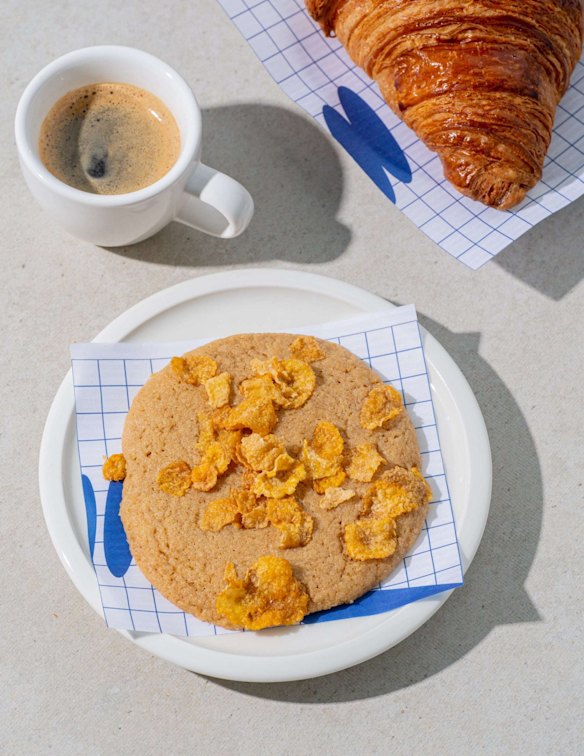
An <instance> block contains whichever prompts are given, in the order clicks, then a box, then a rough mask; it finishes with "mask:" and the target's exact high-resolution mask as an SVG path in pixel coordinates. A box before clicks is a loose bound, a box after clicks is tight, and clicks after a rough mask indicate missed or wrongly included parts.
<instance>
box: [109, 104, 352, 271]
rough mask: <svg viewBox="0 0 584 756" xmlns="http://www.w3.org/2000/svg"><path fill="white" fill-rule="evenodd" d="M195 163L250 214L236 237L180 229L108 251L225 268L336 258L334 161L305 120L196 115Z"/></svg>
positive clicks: (340, 243) (340, 237) (273, 111)
mask: <svg viewBox="0 0 584 756" xmlns="http://www.w3.org/2000/svg"><path fill="white" fill-rule="evenodd" d="M203 161H204V162H205V163H207V164H208V165H211V166H213V168H216V169H218V170H221V171H223V172H224V173H227V174H229V175H231V176H233V177H234V178H236V179H237V180H238V181H240V182H241V183H242V184H243V185H244V186H245V187H246V188H247V189H248V190H249V192H250V193H251V195H252V197H253V199H254V203H255V215H254V217H253V219H252V221H251V224H250V226H249V228H248V229H247V230H246V231H245V232H244V233H243V234H242V235H241V236H239V237H237V238H236V239H216V238H214V237H212V236H208V235H206V234H204V233H201V232H199V231H195V230H194V229H191V228H188V227H187V226H184V225H182V224H181V223H170V224H169V225H168V226H166V228H164V229H163V230H162V231H161V232H160V233H158V234H156V236H154V237H152V238H150V239H147V240H146V241H144V242H141V243H140V244H135V245H131V246H129V247H112V248H111V251H112V252H115V253H116V254H120V255H124V256H125V257H129V258H132V259H138V260H142V261H145V262H153V263H161V264H164V265H188V266H197V267H200V266H208V265H227V264H229V265H233V264H247V263H262V262H263V263H265V262H268V261H271V260H274V259H276V260H288V261H290V262H294V263H302V264H310V263H323V262H327V261H329V260H333V259H335V258H337V257H339V256H340V255H342V254H343V252H344V251H345V249H346V248H347V245H348V243H349V240H350V238H351V234H350V231H349V229H347V228H346V227H345V226H343V225H342V224H341V223H340V222H339V221H338V220H337V219H336V214H337V212H338V209H339V205H340V201H341V197H342V193H343V174H342V170H341V164H340V162H339V158H338V156H337V154H336V152H335V150H334V148H333V146H332V143H331V141H330V140H329V139H327V137H326V136H325V134H324V132H323V131H321V129H320V128H319V127H318V126H316V125H315V124H314V123H313V122H312V121H310V120H308V119H307V118H305V117H303V116H301V115H299V114H297V113H294V112H292V111H289V110H285V109H284V108H279V107H273V106H270V105H254V104H244V105H230V106H226V107H219V108H209V109H206V110H204V111H203Z"/></svg>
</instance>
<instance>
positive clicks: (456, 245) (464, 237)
mask: <svg viewBox="0 0 584 756" xmlns="http://www.w3.org/2000/svg"><path fill="white" fill-rule="evenodd" d="M218 1H219V3H220V4H221V5H222V6H223V8H224V9H225V11H226V13H227V15H228V16H229V18H230V19H231V20H232V21H233V23H234V24H235V25H236V26H237V28H238V29H239V31H240V32H241V33H242V34H243V36H244V37H245V39H246V40H247V41H248V42H249V44H250V45H251V47H252V49H253V51H254V52H255V53H256V55H257V56H258V58H259V59H260V61H261V62H262V63H263V65H264V66H265V68H266V69H267V71H268V72H269V73H270V75H271V76H272V78H273V79H274V80H275V81H276V82H277V83H278V84H279V85H280V87H281V88H282V89H283V90H284V92H286V94H287V95H289V97H291V98H292V100H294V102H296V103H298V105H300V106H301V107H302V108H304V110H306V112H307V113H308V114H309V115H311V116H312V117H313V118H315V119H316V120H317V121H318V122H319V123H320V125H321V126H323V127H324V128H326V129H327V130H328V131H330V132H331V134H332V135H333V136H334V138H335V139H337V141H339V142H340V144H341V145H342V146H343V147H344V148H345V149H346V150H347V151H348V152H349V154H350V155H351V156H352V157H353V158H354V160H355V161H356V162H357V163H358V164H359V165H360V166H361V168H362V169H363V170H364V171H365V172H366V173H367V175H368V176H369V177H370V178H371V180H372V181H373V182H374V183H375V184H376V185H377V186H378V188H379V189H380V190H381V191H382V192H383V193H384V194H385V195H386V196H387V197H388V199H390V200H391V201H392V202H394V203H395V204H396V205H397V207H398V208H399V209H400V210H401V211H402V212H403V213H405V214H406V215H407V217H408V218H409V219H410V220H411V221H413V222H414V223H415V224H416V226H417V227H418V228H419V229H421V230H422V231H423V232H424V233H425V234H426V235H427V236H429V237H430V239H432V240H433V241H434V242H436V243H437V244H438V245H439V246H440V247H441V248H442V249H443V250H445V251H446V252H448V253H449V254H450V255H452V256H453V257H455V258H457V259H458V260H460V261H461V262H463V263H464V264H465V265H467V266H468V267H470V268H473V269H477V268H480V267H481V266H482V265H484V264H485V263H486V262H488V261H489V260H490V259H492V258H493V257H494V256H495V255H496V254H497V253H498V252H500V251H501V250H503V249H505V247H507V246H508V245H509V244H511V242H512V241H514V240H515V239H517V238H519V237H520V236H521V235H522V234H523V233H525V232H526V231H528V230H529V229H530V228H532V227H533V226H535V225H536V224H537V223H539V222H540V221H541V220H543V219H544V218H547V217H548V216H549V215H551V214H552V213H554V212H555V211H556V210H559V209H560V208H562V207H565V206H566V205H568V204H570V202H573V201H574V200H575V199H577V198H578V197H580V196H581V195H582V194H584V57H583V58H582V59H581V60H580V62H579V63H578V65H577V66H576V70H575V71H574V74H573V76H572V85H571V87H570V89H569V90H568V92H567V94H566V96H565V97H564V99H563V100H562V102H561V103H560V106H559V107H558V110H557V113H556V121H555V127H554V134H553V139H552V143H551V145H550V148H549V151H548V154H547V158H546V161H545V166H544V172H543V179H542V180H541V181H540V182H539V183H538V184H537V186H535V187H534V188H533V189H532V190H531V191H530V192H529V194H528V196H527V198H526V199H525V200H524V201H523V202H522V203H521V205H520V206H519V207H518V208H516V209H515V210H514V211H510V212H501V211H499V210H494V209H493V208H489V207H485V206H484V205H483V204H481V203H480V202H475V201H473V200H471V199H468V198H467V197H463V196H462V195H461V194H460V193H459V192H457V191H456V189H454V188H453V187H452V186H451V185H450V184H449V183H448V181H446V179H445V178H444V175H443V171H442V165H441V163H440V159H439V158H438V157H437V155H436V154H435V153H433V152H430V150H428V149H427V148H426V147H425V146H424V145H423V144H422V142H421V141H420V140H419V139H418V138H417V137H416V135H415V134H414V133H413V131H411V130H410V129H409V128H408V127H407V126H406V125H405V124H404V123H402V122H401V121H400V120H399V118H398V117H397V116H396V115H394V113H393V112H392V111H391V110H390V108H389V107H388V106H387V105H386V104H385V102H384V100H383V98H382V97H381V94H380V92H379V89H378V87H377V84H375V82H372V81H371V79H369V77H368V76H367V75H366V74H365V73H364V72H363V71H362V70H361V69H360V68H358V67H357V66H356V65H355V64H354V63H353V62H352V61H351V59H350V58H349V56H348V55H347V53H346V52H345V50H344V48H343V47H342V45H341V44H340V42H339V41H338V40H336V39H334V38H328V39H327V38H326V37H325V36H324V35H323V33H322V32H321V30H320V28H319V27H318V25H317V24H316V23H315V22H313V21H312V19H311V18H310V17H309V15H308V13H307V12H306V10H305V7H304V2H303V0H218Z"/></svg>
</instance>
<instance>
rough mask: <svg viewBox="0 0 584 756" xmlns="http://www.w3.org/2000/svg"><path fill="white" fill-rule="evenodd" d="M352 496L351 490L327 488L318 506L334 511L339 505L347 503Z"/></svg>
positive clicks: (353, 494) (353, 493)
mask: <svg viewBox="0 0 584 756" xmlns="http://www.w3.org/2000/svg"><path fill="white" fill-rule="evenodd" d="M354 496H355V491H353V490H352V489H351V488H327V489H326V491H325V492H324V496H322V497H321V499H320V506H321V507H322V508H323V509H336V508H337V507H338V506H339V504H343V503H344V502H345V501H349V500H350V499H352V498H353V497H354Z"/></svg>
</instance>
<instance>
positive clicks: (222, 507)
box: [199, 496, 238, 533]
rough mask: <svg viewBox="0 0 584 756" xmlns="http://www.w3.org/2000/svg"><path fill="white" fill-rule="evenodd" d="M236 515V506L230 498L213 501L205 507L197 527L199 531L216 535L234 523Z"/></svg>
mask: <svg viewBox="0 0 584 756" xmlns="http://www.w3.org/2000/svg"><path fill="white" fill-rule="evenodd" d="M237 515H238V511H237V504H236V503H235V502H234V501H233V500H232V499H231V497H229V496H228V497H225V498H223V499H215V501H211V502H209V504H207V506H206V507H205V509H204V511H203V513H202V515H201V517H200V519H199V527H200V528H201V530H211V531H213V532H215V533H216V532H217V531H219V530H221V529H222V528H224V527H225V526H226V525H230V524H231V523H232V522H235V518H236V517H237Z"/></svg>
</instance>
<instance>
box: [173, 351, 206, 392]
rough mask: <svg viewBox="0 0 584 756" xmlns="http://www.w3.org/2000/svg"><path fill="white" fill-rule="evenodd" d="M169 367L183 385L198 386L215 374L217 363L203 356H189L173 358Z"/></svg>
mask: <svg viewBox="0 0 584 756" xmlns="http://www.w3.org/2000/svg"><path fill="white" fill-rule="evenodd" d="M170 365H171V367H172V369H173V371H174V373H175V375H177V376H178V378H180V380H181V381H184V382H185V383H190V384H191V385H193V386H199V385H200V384H201V383H204V382H205V381H207V380H208V379H209V378H212V377H213V376H214V375H215V373H216V372H217V363H216V362H215V360H214V359H213V358H212V357H207V356H206V355H204V354H190V355H188V356H187V357H173V358H172V360H171V361H170Z"/></svg>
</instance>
